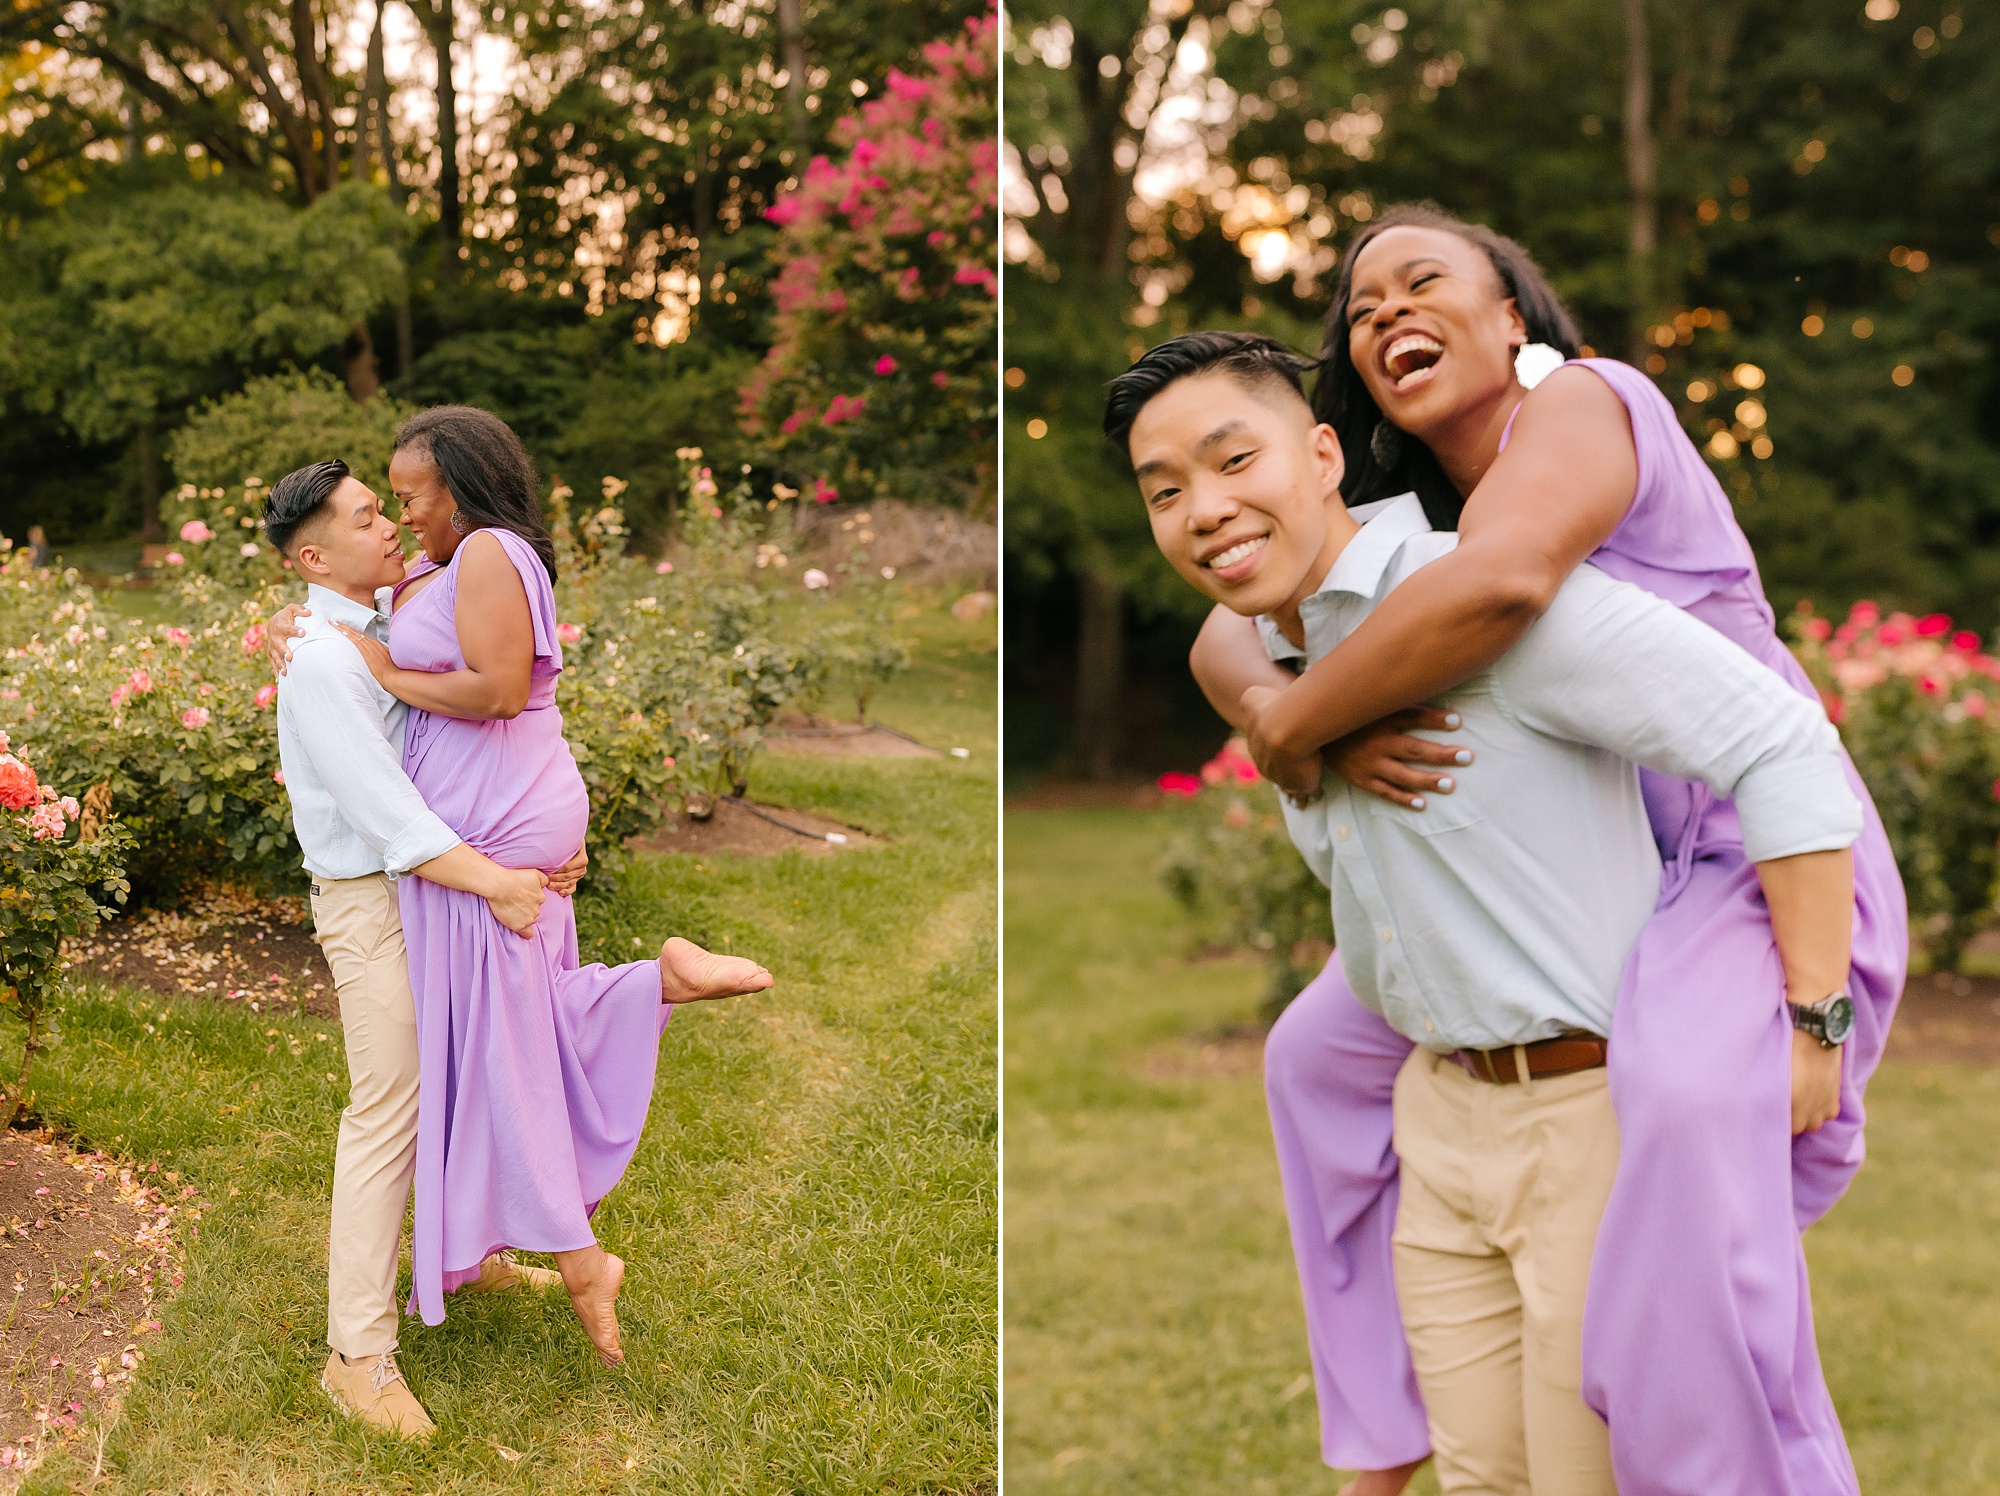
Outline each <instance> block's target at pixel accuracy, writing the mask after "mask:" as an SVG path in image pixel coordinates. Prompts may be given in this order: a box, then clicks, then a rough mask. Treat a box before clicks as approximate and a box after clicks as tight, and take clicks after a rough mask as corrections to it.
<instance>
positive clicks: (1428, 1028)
mask: <svg viewBox="0 0 2000 1496" xmlns="http://www.w3.org/2000/svg"><path fill="white" fill-rule="evenodd" d="M1437 1031H1438V1026H1437V1025H1436V1024H1435V1023H1432V1022H1431V1021H1430V1019H1428V1018H1426V1019H1425V1020H1424V1032H1425V1033H1427V1034H1435V1033H1436V1032H1437Z"/></svg>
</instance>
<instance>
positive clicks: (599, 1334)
mask: <svg viewBox="0 0 2000 1496" xmlns="http://www.w3.org/2000/svg"><path fill="white" fill-rule="evenodd" d="M556 1266H557V1267H559V1268H561V1269H562V1278H563V1287H564V1288H566V1289H568V1290H569V1306H570V1308H572V1309H574V1310H575V1311H576V1317H577V1318H578V1319H580V1320H582V1321H583V1332H584V1333H585V1334H586V1335H588V1336H589V1337H590V1343H591V1344H592V1345H594V1346H596V1347H597V1359H598V1360H600V1361H602V1362H603V1363H604V1364H605V1365H606V1366H622V1365H624V1363H625V1352H624V1350H623V1349H622V1348H620V1346H619V1344H618V1308H617V1304H618V1289H619V1287H620V1285H622V1284H623V1283H624V1281H625V1261H624V1259H623V1258H620V1257H613V1256H612V1255H611V1254H610V1253H609V1252H607V1251H605V1250H604V1248H602V1247H600V1246H598V1245H596V1244H595V1243H593V1244H592V1245H590V1246H587V1247H579V1248H578V1249H577V1250H576V1251H574V1252H558V1253H556Z"/></svg>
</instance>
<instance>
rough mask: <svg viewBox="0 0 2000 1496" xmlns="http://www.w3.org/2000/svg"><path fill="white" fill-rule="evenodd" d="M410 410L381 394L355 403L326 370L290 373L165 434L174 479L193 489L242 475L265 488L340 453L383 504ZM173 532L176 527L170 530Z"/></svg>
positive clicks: (256, 383)
mask: <svg viewBox="0 0 2000 1496" xmlns="http://www.w3.org/2000/svg"><path fill="white" fill-rule="evenodd" d="M415 409H416V407H415V406H411V405H405V404H403V403H402V402H400V401H398V400H394V399H392V398H390V397H389V396H388V395H385V394H377V395H374V396H372V397H370V398H369V399H367V400H365V401H363V402H362V403H360V404H359V405H357V404H355V402H354V401H353V400H352V399H351V398H349V396H348V393H347V387H346V386H345V385H343V384H342V383H341V382H340V381H339V380H337V379H335V378H334V377H333V376H332V375H331V374H329V373H327V372H326V371H325V370H323V369H308V370H306V371H304V372H299V371H297V370H291V371H288V372H286V373H283V374H272V375H267V376H265V377H264V378H261V379H253V380H251V381H250V382H249V383H248V384H246V385H244V386H243V388H242V389H240V390H238V391H236V393H234V394H232V395H227V396H224V397H223V398H222V399H220V400H213V401H210V402H209V403H207V404H206V405H204V406H202V408H201V409H200V410H198V411H196V412H195V414H194V415H193V416H192V417H190V418H189V420H188V422H187V424H186V425H184V426H182V427H181V428H180V430H178V431H176V432H175V433H174V434H173V436H172V437H170V438H169V439H168V441H167V457H168V459H169V460H170V461H171V462H172V463H173V468H174V472H175V474H176V475H177V476H178V477H179V478H180V480H181V481H182V482H183V483H186V484H191V485H193V486H194V487H195V488H197V489H202V488H215V489H220V488H227V487H229V486H230V485H232V484H236V483H240V482H242V481H243V480H244V479H245V478H257V479H261V480H262V481H263V483H264V484H265V485H266V486H268V485H270V484H273V483H276V482H277V481H278V480H279V479H280V478H282V477H284V476H285V474H287V473H289V472H290V471H291V470H292V469H293V468H299V467H304V466H305V465H306V464H307V463H309V462H324V461H325V460H326V459H327V458H329V457H338V458H340V459H341V460H342V461H343V462H345V463H346V464H347V465H348V467H350V468H352V469H353V470H354V476H355V477H357V478H359V479H360V480H361V481H362V482H363V483H366V484H367V485H368V486H369V487H370V488H372V489H374V490H375V492H376V493H378V494H380V495H381V496H382V498H383V500H384V501H385V502H386V501H387V499H388V495H389V451H390V448H391V446H392V444H393V443H394V440H395V436H396V428H397V426H399V425H401V424H402V422H403V421H404V420H405V419H406V418H407V417H408V416H410V415H412V414H413V413H414V412H415ZM259 503H260V506H261V503H262V501H261V500H259ZM178 532H179V527H178V526H173V527H170V528H169V531H168V533H169V534H177V533H178Z"/></svg>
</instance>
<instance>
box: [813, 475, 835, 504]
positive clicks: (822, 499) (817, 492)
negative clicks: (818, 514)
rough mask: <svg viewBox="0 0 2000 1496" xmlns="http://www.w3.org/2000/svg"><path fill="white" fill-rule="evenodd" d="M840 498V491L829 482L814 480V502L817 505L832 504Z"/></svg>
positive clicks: (821, 479)
mask: <svg viewBox="0 0 2000 1496" xmlns="http://www.w3.org/2000/svg"><path fill="white" fill-rule="evenodd" d="M839 497H840V490H839V489H837V488H835V487H834V486H833V485H832V484H831V483H829V482H827V481H826V479H824V478H815V479H813V502H814V503H815V504H831V503H832V502H833V501H834V500H835V499H837V498H839Z"/></svg>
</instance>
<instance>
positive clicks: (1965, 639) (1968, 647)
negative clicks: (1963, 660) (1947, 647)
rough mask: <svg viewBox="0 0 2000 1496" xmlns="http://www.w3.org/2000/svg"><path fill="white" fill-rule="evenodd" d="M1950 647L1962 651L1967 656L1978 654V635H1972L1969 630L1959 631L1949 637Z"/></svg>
mask: <svg viewBox="0 0 2000 1496" xmlns="http://www.w3.org/2000/svg"><path fill="white" fill-rule="evenodd" d="M1951 647H1952V648H1953V649H1962V650H1964V651H1965V652H1966V653H1967V654H1978V653H1979V635H1977V634H1975V633H1973V632H1972V630H1971V629H1960V630H1959V631H1958V632H1957V633H1955V634H1953V635H1952V636H1951Z"/></svg>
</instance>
